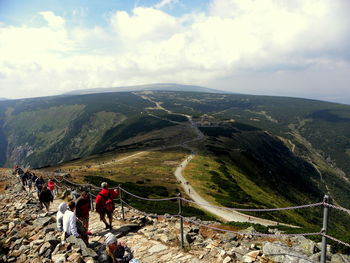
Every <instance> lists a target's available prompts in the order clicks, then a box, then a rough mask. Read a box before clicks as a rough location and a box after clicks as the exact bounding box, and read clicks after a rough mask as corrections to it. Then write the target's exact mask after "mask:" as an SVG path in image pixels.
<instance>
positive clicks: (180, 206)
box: [54, 174, 350, 262]
mask: <svg viewBox="0 0 350 263" xmlns="http://www.w3.org/2000/svg"><path fill="white" fill-rule="evenodd" d="M56 175H58V174H56ZM58 176H60V177H62V178H63V179H62V180H58V179H57V178H56V177H55V178H54V180H55V181H56V182H57V183H58V184H64V182H66V183H67V184H70V185H73V186H75V187H78V188H90V192H89V194H90V197H93V198H92V199H94V198H96V195H94V194H93V193H92V192H91V189H95V190H101V189H102V188H101V187H97V186H95V185H92V184H77V183H74V182H71V181H69V180H68V179H67V178H66V176H65V175H61V174H59V175H58ZM58 184H56V185H57V187H59V188H63V187H64V186H59V185H58ZM110 189H118V190H119V193H120V194H119V196H120V198H119V199H120V203H121V206H122V214H123V220H124V208H123V205H126V206H128V207H129V208H131V209H134V210H135V211H137V212H139V213H141V214H142V215H145V216H152V215H153V216H157V217H160V218H165V219H168V218H174V217H175V218H179V219H180V220H181V224H180V225H181V247H182V248H183V247H184V244H183V240H184V239H183V225H182V224H183V222H187V223H191V224H194V225H198V226H200V227H204V228H209V229H213V230H216V231H221V232H228V233H233V234H236V235H251V236H260V237H298V236H321V237H322V253H325V248H324V247H325V246H326V241H325V240H326V239H330V240H332V241H334V242H337V243H339V244H341V245H343V246H346V247H350V244H348V243H346V242H343V241H341V240H339V239H336V238H334V237H332V236H329V235H327V233H326V232H327V221H328V208H333V209H336V210H340V211H343V212H346V213H348V214H350V210H349V209H346V208H344V207H341V206H336V205H332V204H330V203H328V196H325V198H324V200H323V202H318V203H313V204H306V205H299V206H290V207H280V208H229V207H221V206H215V205H210V204H202V203H197V202H195V201H192V200H188V199H185V198H182V197H181V195H179V196H176V197H169V198H145V197H142V196H138V195H136V194H133V193H131V192H129V191H127V190H126V189H124V188H122V187H121V186H120V185H119V186H118V187H114V188H110ZM122 192H123V193H125V194H127V195H130V196H132V197H134V198H137V199H140V200H143V201H153V202H162V201H173V200H178V201H179V214H177V215H158V214H148V213H146V212H143V211H140V210H139V209H137V208H135V207H133V206H131V205H130V204H129V203H127V202H125V201H124V200H123V199H122ZM182 202H185V203H189V204H195V205H198V206H206V207H212V208H218V209H223V210H228V211H242V212H273V211H282V210H292V209H303V208H310V207H318V206H323V208H324V220H323V228H322V229H321V231H320V232H315V233H298V234H282V233H280V234H276V233H275V234H265V233H259V232H251V233H246V232H239V231H232V230H227V229H221V228H219V227H215V226H211V225H206V224H202V223H199V222H196V221H194V220H191V219H189V218H187V217H184V216H183V215H181V211H182ZM323 250H324V251H323ZM321 262H325V261H322V256H321Z"/></svg>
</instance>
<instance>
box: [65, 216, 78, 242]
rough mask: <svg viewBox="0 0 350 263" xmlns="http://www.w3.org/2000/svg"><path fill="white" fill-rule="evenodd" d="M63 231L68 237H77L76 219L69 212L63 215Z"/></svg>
mask: <svg viewBox="0 0 350 263" xmlns="http://www.w3.org/2000/svg"><path fill="white" fill-rule="evenodd" d="M63 231H64V232H66V233H67V234H68V235H73V236H76V237H78V236H79V234H78V231H77V218H76V216H75V214H74V212H72V211H70V210H67V211H66V212H65V213H64V215H63Z"/></svg>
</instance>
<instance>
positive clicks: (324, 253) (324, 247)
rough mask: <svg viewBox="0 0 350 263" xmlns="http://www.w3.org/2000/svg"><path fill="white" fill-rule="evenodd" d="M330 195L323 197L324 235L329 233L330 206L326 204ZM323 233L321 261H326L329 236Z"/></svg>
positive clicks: (324, 262) (322, 231) (322, 262)
mask: <svg viewBox="0 0 350 263" xmlns="http://www.w3.org/2000/svg"><path fill="white" fill-rule="evenodd" d="M328 201H329V197H328V195H325V196H324V197H323V203H324V205H323V226H322V230H321V233H322V234H324V235H327V226H328V206H326V205H325V204H326V203H328ZM324 235H322V249H321V261H320V262H321V263H326V260H327V258H326V256H327V238H326V237H325V236H324Z"/></svg>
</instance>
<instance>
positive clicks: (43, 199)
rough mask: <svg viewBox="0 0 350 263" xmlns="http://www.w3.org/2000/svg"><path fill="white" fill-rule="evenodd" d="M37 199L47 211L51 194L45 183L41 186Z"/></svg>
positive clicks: (51, 197) (51, 198)
mask: <svg viewBox="0 0 350 263" xmlns="http://www.w3.org/2000/svg"><path fill="white" fill-rule="evenodd" d="M39 201H40V203H41V204H42V205H44V206H45V208H46V211H47V212H49V210H50V203H51V202H52V201H53V196H52V194H51V191H50V190H49V189H48V188H47V186H46V185H44V186H43V188H42V190H41V192H40V194H39Z"/></svg>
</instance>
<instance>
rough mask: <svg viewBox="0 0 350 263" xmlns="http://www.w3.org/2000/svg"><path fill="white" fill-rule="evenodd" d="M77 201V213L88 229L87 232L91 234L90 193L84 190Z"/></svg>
mask: <svg viewBox="0 0 350 263" xmlns="http://www.w3.org/2000/svg"><path fill="white" fill-rule="evenodd" d="M76 202H77V204H76V208H75V214H76V216H77V218H78V219H79V220H80V221H81V222H82V224H83V226H84V228H85V229H86V234H88V235H91V232H90V231H89V213H90V210H91V202H90V196H89V193H88V192H86V191H83V192H82V193H81V196H80V197H79V198H78V199H77V201H76Z"/></svg>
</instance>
